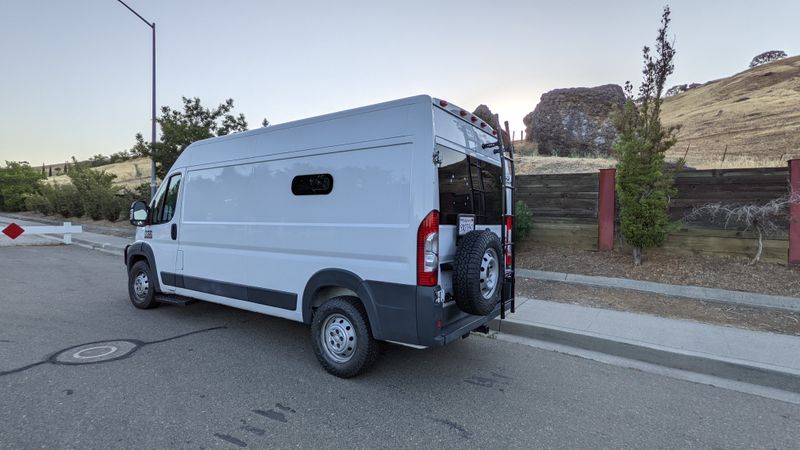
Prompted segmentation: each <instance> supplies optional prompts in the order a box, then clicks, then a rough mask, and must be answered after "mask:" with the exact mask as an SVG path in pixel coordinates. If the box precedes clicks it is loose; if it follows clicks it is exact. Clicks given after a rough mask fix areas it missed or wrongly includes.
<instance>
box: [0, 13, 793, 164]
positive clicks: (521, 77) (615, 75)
mask: <svg viewBox="0 0 800 450" xmlns="http://www.w3.org/2000/svg"><path fill="white" fill-rule="evenodd" d="M127 3H128V4H129V5H130V6H131V7H132V8H134V9H135V10H137V11H138V12H139V13H140V14H141V15H142V16H144V17H145V18H146V19H147V20H149V21H154V22H155V23H156V30H157V103H158V105H159V106H160V105H169V106H172V107H177V106H179V105H180V104H181V96H187V97H199V98H200V99H201V100H202V101H203V103H205V104H206V105H207V106H215V105H217V104H219V103H221V102H223V101H224V100H225V99H226V98H233V99H234V102H235V106H236V107H235V110H234V111H235V112H241V113H243V114H244V115H245V116H246V117H247V120H248V122H249V124H250V127H251V128H255V127H258V126H260V124H261V120H262V119H263V118H265V117H266V118H268V119H269V121H270V122H271V123H273V124H277V123H283V122H288V121H291V120H297V119H302V118H306V117H311V116H315V115H319V114H325V113H329V112H334V111H341V110H344V109H348V108H352V107H357V106H363V105H368V104H372V103H377V102H381V101H386V100H392V99H397V98H402V97H408V96H412V95H417V94H429V95H432V96H434V97H438V98H442V99H446V100H448V101H450V102H451V103H454V104H456V105H458V106H460V107H462V108H467V109H470V110H473V109H474V108H475V107H477V106H478V105H479V104H481V103H485V104H487V105H489V107H490V108H492V110H493V111H494V112H497V113H499V114H500V119H501V120H508V121H509V122H510V123H511V129H512V130H517V131H518V130H521V129H523V124H522V117H523V116H525V115H526V114H527V113H529V112H530V111H532V110H533V108H534V107H535V106H536V104H537V103H538V101H539V98H540V96H541V95H542V94H543V93H544V92H547V91H549V90H552V89H557V88H566V87H577V86H598V85H602V84H608V83H616V84H620V85H621V84H623V83H624V82H625V81H626V80H632V81H634V82H635V84H636V85H638V81H639V80H640V71H641V48H642V46H643V45H651V46H652V44H653V41H654V39H655V35H656V30H657V29H658V26H659V19H660V15H661V10H662V8H663V6H664V4H665V3H664V2H663V1H652V0H629V1H622V0H606V1H567V0H563V1H552V0H550V1H538V0H517V1H511V0H492V1H484V2H478V1H472V0H457V1H450V0H423V1H418V0H402V1H392V2H388V1H379V0H371V1H349V0H340V1H335V2H333V1H325V2H323V1H305V0H293V1H271V0H250V1H245V0H227V1H210V0H161V1H158V0H127ZM669 5H670V8H671V9H672V13H673V14H672V18H673V22H672V26H671V31H670V34H671V35H672V36H673V37H674V39H675V46H676V48H677V52H678V53H677V56H676V58H675V66H676V69H675V73H674V75H673V76H672V77H671V78H670V80H669V81H668V84H669V85H674V84H679V83H681V84H682V83H691V82H705V81H709V80H713V79H716V78H721V77H725V76H730V75H733V74H734V73H737V72H740V71H742V70H745V69H746V68H747V65H748V63H749V62H750V59H751V58H752V57H753V56H755V55H756V54H758V53H761V52H763V51H766V50H774V49H778V50H784V51H786V53H788V54H789V55H790V56H791V55H797V54H800V27H798V25H797V22H798V18H800V1H797V0H786V1H778V0H776V1H760V2H753V1H736V0H731V1H714V0H705V1H703V0H694V1H690V0H674V1H671V2H669ZM151 45H152V44H151V31H150V28H149V27H148V26H147V25H146V24H144V23H143V22H141V21H140V20H139V19H138V18H137V17H136V16H134V15H133V14H132V13H130V12H129V11H128V10H127V9H125V8H124V7H123V6H122V5H121V4H120V3H118V2H117V1H116V0H71V1H67V0H0V57H1V58H0V164H2V161H3V160H16V161H19V160H24V161H29V162H30V163H31V164H32V165H39V164H42V163H48V164H49V163H57V162H62V161H65V160H68V159H69V158H70V157H72V156H75V157H77V158H78V159H79V160H80V159H85V158H88V157H90V156H92V155H95V154H106V155H107V154H110V153H114V152H117V151H121V150H126V149H129V148H131V147H132V146H133V143H134V135H135V134H136V133H137V132H141V133H143V134H144V136H145V138H146V139H149V135H150V102H151V97H150V89H151V79H150V76H151V75H150V74H151V72H150V71H151V66H150V61H151Z"/></svg>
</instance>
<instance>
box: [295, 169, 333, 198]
mask: <svg viewBox="0 0 800 450" xmlns="http://www.w3.org/2000/svg"><path fill="white" fill-rule="evenodd" d="M332 190H333V177H332V176H331V174H329V173H317V174H312V175H298V176H296V177H294V178H293V179H292V194H294V195H328V194H330V193H331V191H332Z"/></svg>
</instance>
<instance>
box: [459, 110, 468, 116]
mask: <svg viewBox="0 0 800 450" xmlns="http://www.w3.org/2000/svg"><path fill="white" fill-rule="evenodd" d="M467 114H469V113H468V112H466V111H464V110H463V109H462V110H461V112H459V113H458V115H460V116H461V117H464V116H466V115H467Z"/></svg>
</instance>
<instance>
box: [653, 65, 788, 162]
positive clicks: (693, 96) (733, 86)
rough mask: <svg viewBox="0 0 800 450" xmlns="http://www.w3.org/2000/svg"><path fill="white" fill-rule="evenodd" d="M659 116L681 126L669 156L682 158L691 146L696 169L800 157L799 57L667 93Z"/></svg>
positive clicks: (670, 123)
mask: <svg viewBox="0 0 800 450" xmlns="http://www.w3.org/2000/svg"><path fill="white" fill-rule="evenodd" d="M662 119H663V121H664V123H665V124H668V125H681V130H680V131H679V134H678V139H679V140H678V144H677V145H676V146H675V147H673V149H672V150H671V151H670V153H669V155H668V156H669V157H670V158H671V159H674V158H677V157H680V156H683V155H684V154H685V152H686V148H687V146H689V145H691V147H690V148H689V153H688V157H687V159H688V162H689V165H692V166H695V167H703V168H705V167H708V168H711V167H737V166H738V167H742V166H744V167H754V166H778V165H783V164H785V161H786V160H787V159H788V158H789V157H791V156H794V157H797V158H800V56H794V57H792V58H786V59H782V60H779V61H774V62H772V63H769V64H765V65H762V66H759V67H756V68H754V69H750V70H747V71H744V72H741V73H738V74H736V75H734V76H732V77H728V78H723V79H720V80H716V81H712V82H709V83H706V84H705V85H703V86H701V87H698V88H695V89H693V90H691V91H688V92H685V93H683V94H680V95H676V96H674V97H671V98H669V99H667V100H666V101H665V102H664V106H663V112H662ZM726 145H727V147H728V150H727V155H726V157H725V164H720V163H721V160H722V155H723V153H724V152H725V146H726Z"/></svg>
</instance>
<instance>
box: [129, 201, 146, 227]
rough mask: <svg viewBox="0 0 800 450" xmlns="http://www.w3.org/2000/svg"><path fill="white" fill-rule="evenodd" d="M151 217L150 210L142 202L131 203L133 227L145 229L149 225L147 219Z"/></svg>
mask: <svg viewBox="0 0 800 450" xmlns="http://www.w3.org/2000/svg"><path fill="white" fill-rule="evenodd" d="M148 217H150V208H149V207H148V206H147V204H146V203H145V202H143V201H141V200H136V201H135V202H133V203H131V212H130V221H131V225H133V226H137V227H143V226H145V225H148V221H147V218H148Z"/></svg>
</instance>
